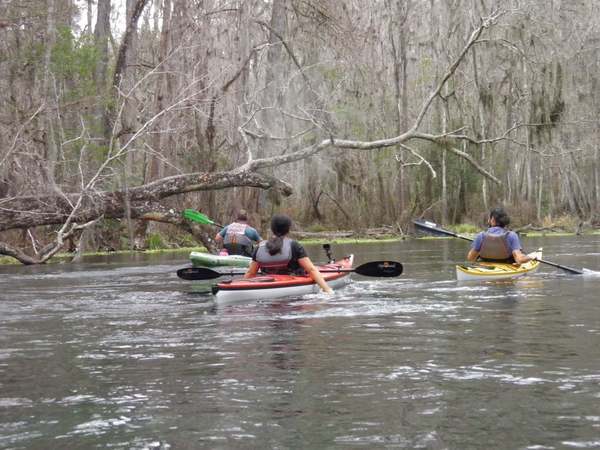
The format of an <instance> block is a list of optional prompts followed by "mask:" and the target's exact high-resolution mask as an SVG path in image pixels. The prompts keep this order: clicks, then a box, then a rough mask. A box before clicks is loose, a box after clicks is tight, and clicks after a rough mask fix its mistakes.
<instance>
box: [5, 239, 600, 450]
mask: <svg viewBox="0 0 600 450" xmlns="http://www.w3.org/2000/svg"><path fill="white" fill-rule="evenodd" d="M524 244H525V245H527V246H530V247H531V248H536V247H539V246H543V247H544V253H545V257H546V258H548V259H550V260H552V261H555V262H558V263H562V264H565V265H568V266H573V267H587V268H589V269H592V270H595V269H600V263H599V258H598V255H600V239H598V238H595V237H594V238H590V237H587V238H585V239H582V238H580V237H578V238H560V239H558V238H552V239H546V240H541V239H528V238H524ZM575 248H576V249H577V252H575V251H574V249H575ZM334 249H335V252H336V254H337V255H338V256H339V255H342V254H346V253H350V252H352V253H355V254H356V255H357V263H358V264H360V263H362V262H366V261H369V260H378V259H396V260H399V261H401V262H402V263H403V264H404V268H405V273H404V274H403V275H402V276H401V277H400V278H397V279H375V278H361V277H354V282H353V283H352V284H351V285H349V286H348V287H346V288H344V289H340V290H338V291H337V292H336V294H335V295H334V296H333V297H326V296H321V295H318V294H317V295H310V296H306V297H302V298H299V299H288V300H285V301H277V302H271V303H268V302H265V303H261V302H252V303H245V304H240V305H228V306H217V305H214V303H212V301H211V297H210V294H209V293H208V291H209V289H210V283H206V284H191V283H186V282H183V281H181V280H179V279H177V277H176V276H175V270H176V269H177V268H179V267H182V266H183V265H185V264H186V261H185V256H184V257H179V258H178V259H175V260H171V261H169V260H153V261H149V262H147V263H146V262H144V261H142V260H140V259H138V260H136V261H132V262H129V263H127V262H126V261H119V262H118V263H110V264H107V263H106V262H93V263H89V264H84V265H79V266H70V265H52V266H46V267H36V268H20V267H18V268H2V269H0V271H1V272H0V292H1V293H0V298H1V301H0V447H2V448H4V447H5V448H90V447H94V446H100V447H111V448H140V449H141V448H232V447H233V448H348V447H354V446H360V447H367V448H373V447H386V448H387V447H406V448H484V447H485V448H597V447H599V446H600V443H599V442H600V414H599V413H598V402H599V401H600V387H599V386H600V362H599V361H600V358H599V355H598V339H599V338H600V303H599V302H598V300H597V297H598V296H597V292H598V289H599V288H600V277H594V276H588V277H577V276H572V275H569V274H565V273H563V272H561V271H558V270H555V269H552V268H549V267H543V268H541V269H540V271H539V272H538V273H536V274H535V275H533V276H531V277H525V278H522V279H519V280H516V281H512V282H495V283H482V284H477V283H457V282H456V281H454V273H455V272H454V264H455V263H458V262H462V260H463V259H462V258H463V257H464V254H465V252H466V246H465V244H464V242H461V241H458V240H441V241H439V240H422V241H406V242H401V243H397V244H389V243H382V244H374V245H360V246H350V245H344V246H342V245H340V246H334ZM310 250H311V251H312V254H311V256H312V257H313V258H314V259H315V260H319V259H322V258H323V255H321V252H320V250H319V249H318V248H317V247H315V248H311V249H310ZM579 251H580V252H579Z"/></svg>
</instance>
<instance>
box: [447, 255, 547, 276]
mask: <svg viewBox="0 0 600 450" xmlns="http://www.w3.org/2000/svg"><path fill="white" fill-rule="evenodd" d="M530 256H535V257H536V258H539V259H541V258H542V251H541V249H540V250H538V251H537V252H533V253H531V254H530ZM539 265H540V262H539V261H537V260H535V259H534V260H531V261H527V262H526V263H525V264H510V263H496V262H479V263H476V264H469V265H458V266H456V279H457V280H458V281H490V280H506V279H512V278H518V277H522V276H523V275H527V274H529V273H533V272H535V271H536V270H537V268H538V267H539Z"/></svg>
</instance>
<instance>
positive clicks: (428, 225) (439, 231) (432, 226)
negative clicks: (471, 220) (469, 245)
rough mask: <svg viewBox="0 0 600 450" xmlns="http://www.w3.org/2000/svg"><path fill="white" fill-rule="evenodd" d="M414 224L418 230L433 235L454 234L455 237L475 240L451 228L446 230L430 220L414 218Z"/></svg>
mask: <svg viewBox="0 0 600 450" xmlns="http://www.w3.org/2000/svg"><path fill="white" fill-rule="evenodd" d="M413 224H414V225H415V228H417V229H418V230H420V231H424V232H426V233H428V234H431V235H432V236H452V237H455V238H459V239H464V240H465V241H473V239H471V238H468V237H466V236H461V235H460V234H456V233H454V232H452V231H450V230H445V229H444V228H442V227H441V226H440V225H438V224H437V223H434V222H430V221H429V220H423V219H414V220H413Z"/></svg>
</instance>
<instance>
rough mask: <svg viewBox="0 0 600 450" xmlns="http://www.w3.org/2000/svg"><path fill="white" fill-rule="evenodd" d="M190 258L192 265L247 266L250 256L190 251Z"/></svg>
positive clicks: (250, 259)
mask: <svg viewBox="0 0 600 450" xmlns="http://www.w3.org/2000/svg"><path fill="white" fill-rule="evenodd" d="M190 260H191V261H192V266H194V267H249V266H250V262H251V261H252V258H249V257H248V256H242V255H213V254H212V253H204V252H192V253H190Z"/></svg>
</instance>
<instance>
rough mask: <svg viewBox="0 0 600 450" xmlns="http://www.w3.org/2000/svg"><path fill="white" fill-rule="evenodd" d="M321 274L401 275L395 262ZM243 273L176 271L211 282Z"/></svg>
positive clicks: (179, 275) (185, 275) (323, 270)
mask: <svg viewBox="0 0 600 450" xmlns="http://www.w3.org/2000/svg"><path fill="white" fill-rule="evenodd" d="M319 272H321V273H340V272H355V273H357V274H359V275H364V276H366V277H397V276H399V275H401V274H402V264H400V263H399V262H396V261H371V262H368V263H365V264H361V265H360V266H358V267H355V268H354V269H321V270H319ZM244 274H245V272H223V273H220V272H216V271H214V270H211V269H207V268H206V267H186V268H184V269H179V270H178V271H177V276H178V277H179V278H181V279H183V280H192V281H193V280H212V279H214V278H219V277H222V276H231V275H244Z"/></svg>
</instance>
